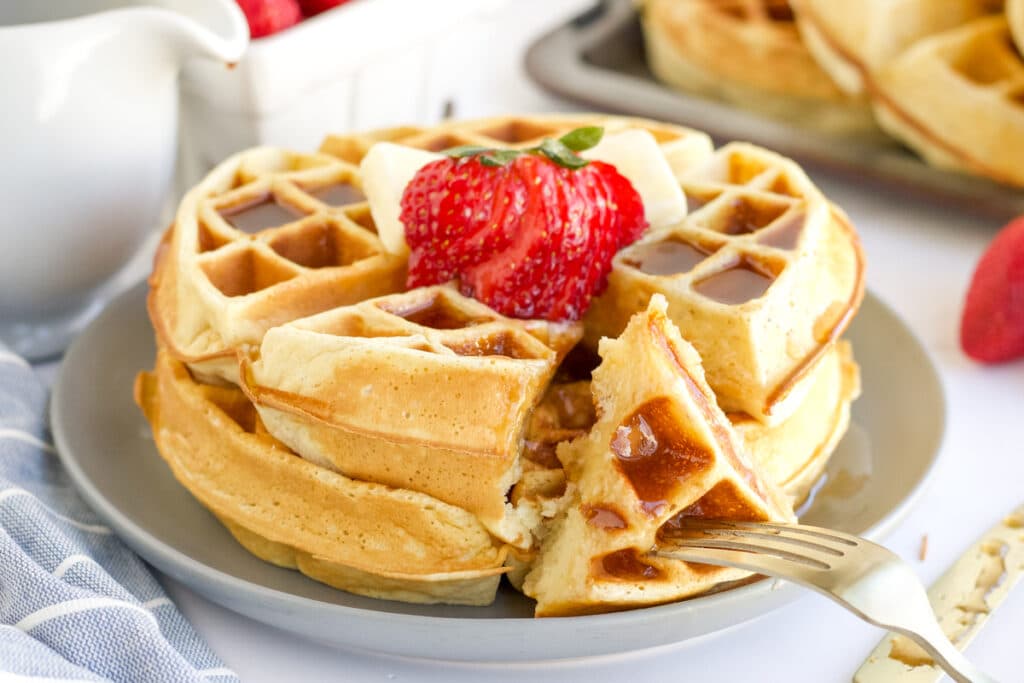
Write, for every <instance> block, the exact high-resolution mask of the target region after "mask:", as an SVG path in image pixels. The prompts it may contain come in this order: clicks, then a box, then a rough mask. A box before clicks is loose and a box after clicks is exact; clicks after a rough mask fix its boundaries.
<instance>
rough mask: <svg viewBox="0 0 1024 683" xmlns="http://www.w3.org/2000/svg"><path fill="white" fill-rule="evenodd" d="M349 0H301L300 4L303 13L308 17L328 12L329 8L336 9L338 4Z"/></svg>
mask: <svg viewBox="0 0 1024 683" xmlns="http://www.w3.org/2000/svg"><path fill="white" fill-rule="evenodd" d="M346 2H348V0H299V5H300V6H301V7H302V13H303V14H305V15H306V16H307V17H312V16H314V15H317V14H320V13H321V12H326V11H327V10H329V9H334V8H335V7H337V6H338V5H344V4H345V3H346Z"/></svg>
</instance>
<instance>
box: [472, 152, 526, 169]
mask: <svg viewBox="0 0 1024 683" xmlns="http://www.w3.org/2000/svg"><path fill="white" fill-rule="evenodd" d="M520 154H521V152H520V151H519V150H517V149H492V150H490V151H489V152H487V153H486V154H481V155H480V163H481V164H483V165H484V166H505V165H507V164H508V163H509V162H510V161H512V160H513V159H515V158H516V157H517V156H519V155H520Z"/></svg>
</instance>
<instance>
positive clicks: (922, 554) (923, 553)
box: [917, 534, 928, 562]
mask: <svg viewBox="0 0 1024 683" xmlns="http://www.w3.org/2000/svg"><path fill="white" fill-rule="evenodd" d="M926 557H928V534H924V535H923V536H921V547H920V548H918V550H917V559H918V560H919V561H921V562H924V560H925V558H926Z"/></svg>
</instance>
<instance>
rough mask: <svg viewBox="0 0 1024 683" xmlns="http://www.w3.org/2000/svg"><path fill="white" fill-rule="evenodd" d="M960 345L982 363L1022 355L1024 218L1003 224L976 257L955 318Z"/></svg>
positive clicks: (1023, 352)
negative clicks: (964, 298)
mask: <svg viewBox="0 0 1024 683" xmlns="http://www.w3.org/2000/svg"><path fill="white" fill-rule="evenodd" d="M960 346H961V347H963V350H964V353H966V354H967V355H968V356H970V357H971V358H973V359H975V360H978V361H981V362H983V363H999V362H1002V361H1007V360H1012V359H1014V358H1018V357H1020V356H1024V217H1021V218H1017V219H1016V220H1014V221H1012V222H1010V223H1009V224H1008V225H1007V226H1006V227H1004V228H1003V229H1002V230H1001V231H1000V232H999V234H997V235H996V238H995V239H994V240H992V243H991V244H990V245H989V246H988V249H986V250H985V253H984V254H982V257H981V260H980V261H978V265H977V267H976V268H975V271H974V277H973V278H971V286H970V289H968V290H967V301H966V303H965V304H964V313H963V318H962V319H961V321H960Z"/></svg>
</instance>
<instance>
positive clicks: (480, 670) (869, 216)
mask: <svg viewBox="0 0 1024 683" xmlns="http://www.w3.org/2000/svg"><path fill="white" fill-rule="evenodd" d="M587 4H588V2H587V1H586V0H520V1H518V2H515V3H512V4H511V6H510V8H509V9H508V10H505V11H504V12H505V14H506V15H507V17H503V20H502V22H501V26H502V39H501V40H500V41H496V43H495V46H494V48H493V51H492V52H491V53H490V54H489V55H488V58H489V59H492V60H493V63H494V65H495V66H494V72H493V73H494V78H493V81H492V82H491V83H490V84H489V86H488V89H487V90H486V91H482V92H481V93H480V94H479V97H478V98H473V100H469V99H467V101H462V102H457V103H456V104H457V113H458V115H460V116H473V115H487V114H497V113H504V112H509V111H548V110H551V111H553V110H572V109H573V106H572V104H571V103H567V102H564V101H560V100H558V99H556V98H553V97H551V96H549V95H546V94H544V93H543V92H541V91H540V90H539V89H538V88H537V87H536V86H534V85H533V84H532V83H531V82H530V81H529V80H528V79H527V77H526V75H525V73H524V72H523V69H522V66H521V52H522V50H523V49H524V48H525V46H526V45H527V44H528V43H529V42H530V40H531V39H532V38H533V37H535V36H536V35H538V33H539V32H540V31H542V30H543V29H544V28H546V27H548V26H554V25H556V24H558V23H560V22H561V21H562V20H564V18H565V17H567V16H568V15H570V14H572V13H574V12H576V11H577V10H579V9H580V8H582V7H584V6H586V5H587ZM813 178H814V180H815V181H817V182H818V183H819V184H820V186H821V187H822V189H823V190H824V191H825V193H826V194H827V195H828V196H829V197H830V198H832V199H833V200H834V201H836V202H837V203H838V204H839V205H841V206H842V207H843V208H845V209H846V211H847V212H848V213H849V215H850V216H851V218H852V219H853V221H854V222H855V224H856V226H857V228H858V229H859V231H860V234H861V237H862V239H863V242H864V247H865V251H866V253H867V258H868V263H869V268H868V286H869V287H870V288H871V289H872V290H873V291H874V292H875V293H876V294H878V295H879V296H880V297H881V298H882V299H883V300H885V301H886V302H887V303H889V304H890V305H891V306H892V307H893V308H894V309H895V310H896V311H897V312H898V313H899V314H900V315H901V316H902V317H903V318H904V320H906V321H907V323H908V324H909V325H910V327H911V328H912V329H913V330H914V331H915V333H916V334H917V335H918V336H919V337H920V338H921V339H922V341H923V342H924V344H925V346H926V347H927V348H928V350H929V352H930V353H931V354H932V356H933V358H934V360H935V362H936V363H937V365H938V367H939V369H940V371H941V375H942V379H943V382H944V384H945V388H946V392H947V398H948V404H949V419H948V426H947V432H946V440H945V444H944V446H943V453H942V460H943V461H942V464H941V466H940V468H939V470H938V472H937V473H936V476H935V478H934V480H933V482H932V484H931V486H930V488H929V489H928V491H927V492H926V494H925V496H924V498H923V499H922V501H921V503H920V504H919V506H918V507H917V508H916V509H914V510H913V511H912V512H911V514H910V515H909V516H908V517H907V519H906V520H905V521H904V522H903V524H902V525H901V526H900V528H899V529H898V530H897V531H896V532H895V533H894V534H893V535H892V536H891V537H890V538H889V539H888V541H887V545H888V546H889V547H890V548H891V549H892V550H894V551H895V552H897V553H899V554H900V555H901V556H903V557H904V558H905V559H907V560H908V561H910V563H911V564H912V566H913V567H914V568H915V569H916V570H917V572H918V574H919V575H920V576H921V578H922V579H923V580H924V581H925V582H930V581H932V580H933V579H935V578H937V577H938V576H939V575H940V574H941V573H942V572H943V571H944V570H945V569H946V567H947V566H948V565H949V564H950V563H951V562H952V561H953V560H954V559H955V558H956V557H957V556H958V555H959V554H960V553H961V552H962V551H963V550H964V549H965V548H966V547H967V546H968V545H969V544H970V543H972V542H973V540H974V539H975V537H976V536H977V535H979V534H980V533H981V532H982V531H983V530H985V529H987V528H988V527H989V526H990V525H992V524H994V523H995V522H996V521H998V520H999V519H1000V518H1001V517H1002V516H1003V515H1005V514H1006V513H1007V512H1009V511H1010V510H1011V509H1012V508H1013V507H1015V506H1016V505H1019V504H1020V503H1022V502H1024V448H1022V446H1021V439H1020V437H1019V434H1020V430H1021V426H1020V423H1019V422H1018V420H1020V419H1021V417H1022V410H1021V407H1022V405H1024V399H1022V394H1024V362H1017V363H1013V364H1009V365H1005V366H1001V367H994V368H985V367H981V366H978V365H976V364H974V363H972V362H970V361H969V360H968V359H967V358H965V357H964V355H963V354H962V353H961V351H960V349H959V345H958V325H959V316H960V310H961V306H962V302H963V297H964V293H965V291H966V287H967V283H968V281H969V279H970V275H971V272H972V269H973V266H974V263H975V262H976V260H977V258H978V256H979V254H980V253H981V251H982V249H983V248H984V247H985V245H986V244H987V243H988V241H989V240H990V239H991V238H992V236H993V235H994V233H995V232H996V229H997V228H998V227H999V226H998V225H996V224H995V223H994V222H993V221H991V220H987V219H983V218H979V217H976V216H971V215H966V214H961V213H957V212H954V211H951V210H948V209H945V208H942V207H935V206H931V205H928V204H926V203H922V202H919V201H915V200H912V199H908V198H906V197H903V196H900V195H899V194H897V193H889V192H885V191H882V190H880V189H879V188H877V187H866V186H859V185H857V184H854V183H852V182H850V181H849V180H848V179H839V178H834V177H830V176H828V175H822V174H820V173H815V174H813ZM906 408H907V410H913V409H914V406H912V405H908V406H907V407H906ZM925 534H927V536H928V552H927V557H926V559H925V560H924V561H920V560H919V559H918V550H919V547H920V544H921V538H922V536H923V535H925ZM165 585H166V586H167V588H168V591H169V592H170V594H171V596H172V598H173V599H174V600H175V601H176V602H177V603H178V605H179V607H180V608H181V609H182V610H183V611H184V613H185V614H186V615H187V616H188V618H189V619H191V621H192V623H193V624H194V625H195V627H196V628H197V629H198V631H199V632H200V633H201V634H202V635H203V636H204V637H205V638H206V639H207V640H208V641H209V643H210V644H211V646H212V647H213V649H214V650H215V651H216V652H217V653H218V654H219V655H220V656H221V657H222V658H223V659H224V661H225V662H226V663H227V665H228V666H230V667H231V668H233V669H234V670H235V671H237V672H238V673H239V675H240V676H241V678H242V680H243V681H247V682H252V683H260V682H274V683H276V682H278V681H305V682H309V683H313V682H316V681H332V682H336V681H352V682H357V683H358V682H363V681H367V682H369V681H446V682H447V681H451V682H458V681H480V680H485V679H486V680H488V681H523V680H529V681H531V683H542V682H545V681H558V682H559V683H563V682H564V681H575V680H587V681H590V682H592V683H598V682H601V681H616V682H621V681H624V680H632V681H641V680H642V681H645V683H646V682H648V681H650V682H657V681H684V680H699V681H701V683H715V682H718V681H768V682H770V681H787V682H790V683H804V682H806V683H821V682H828V681H849V680H850V678H851V676H852V674H853V672H854V671H855V670H856V668H857V667H858V666H859V665H860V663H861V661H862V660H863V659H864V658H865V656H866V655H867V654H868V653H869V652H870V650H871V649H872V648H873V647H874V646H875V644H876V643H877V642H878V640H879V639H880V638H881V636H882V635H883V634H882V632H881V631H879V630H877V629H875V628H873V627H871V626H868V625H866V624H864V623H862V622H860V621H858V620H857V619H855V618H854V617H852V616H850V615H849V614H847V613H846V612H844V611H843V610H842V609H840V608H839V607H837V606H835V605H833V604H832V603H831V602H829V601H827V600H825V599H823V598H820V597H818V596H816V595H810V594H808V595H807V596H805V597H804V598H802V599H800V600H798V601H797V602H795V603H793V604H791V605H789V606H787V607H784V608H782V609H779V610H777V611H775V612H773V613H770V614H768V615H765V616H763V617H761V618H760V619H758V620H755V621H753V622H750V623H748V624H745V625H741V626H739V627H736V628H733V629H731V630H729V631H727V632H724V633H720V634H716V635H713V636H711V637H708V638H705V639H702V640H701V641H700V642H696V643H682V644H679V645H673V646H666V647H662V648H658V649H656V650H648V651H644V652H637V653H632V654H629V655H623V656H612V657H604V658H600V659H590V660H572V661H565V662H558V663H550V662H548V663H537V664H515V665H508V664H501V665H483V666H481V665H468V664H452V663H444V662H430V661H422V660H412V659H403V658H394V657H384V656H377V655H373V654H368V653H362V652H354V651H345V650H339V649H334V648H329V647H325V646H322V645H319V644H316V643H312V642H309V641H306V640H303V639H301V638H298V637H296V636H293V635H290V634H288V633H285V632H283V631H279V630H277V629H275V628H272V627H270V626H266V625H263V624H261V623H258V622H255V621H252V620H250V619H247V618H245V617H242V616H239V615H236V614H234V613H232V612H230V611H228V610H226V609H224V608H222V607H219V606H217V605H214V604H213V603H210V602H209V601H207V600H206V599H204V598H201V597H199V596H198V595H196V594H195V593H193V592H192V591H191V590H189V589H188V588H185V587H184V586H182V585H180V584H178V583H176V582H174V581H172V580H169V579H168V580H166V582H165ZM1022 634H1024V587H1019V588H1018V589H1017V590H1016V591H1015V592H1013V593H1011V595H1010V597H1009V599H1008V600H1007V602H1006V603H1004V605H1003V606H1002V608H1001V609H1000V610H999V611H998V612H997V613H996V614H995V615H994V617H993V618H992V619H991V620H990V621H989V623H988V625H987V627H986V628H985V630H984V631H983V633H982V634H981V635H980V636H979V638H978V639H977V640H976V641H975V643H974V644H973V645H972V646H971V648H970V650H969V654H970V656H971V658H972V659H974V660H975V661H976V662H977V663H978V664H979V665H981V666H982V667H983V668H985V669H987V670H988V671H989V672H990V673H991V674H993V675H995V676H997V677H998V678H999V679H1000V680H1002V681H1019V680H1022V678H1024V674H1022V671H1024V658H1022V652H1021V644H1022V639H1021V635H1022Z"/></svg>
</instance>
